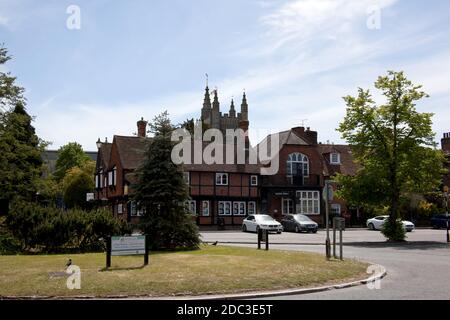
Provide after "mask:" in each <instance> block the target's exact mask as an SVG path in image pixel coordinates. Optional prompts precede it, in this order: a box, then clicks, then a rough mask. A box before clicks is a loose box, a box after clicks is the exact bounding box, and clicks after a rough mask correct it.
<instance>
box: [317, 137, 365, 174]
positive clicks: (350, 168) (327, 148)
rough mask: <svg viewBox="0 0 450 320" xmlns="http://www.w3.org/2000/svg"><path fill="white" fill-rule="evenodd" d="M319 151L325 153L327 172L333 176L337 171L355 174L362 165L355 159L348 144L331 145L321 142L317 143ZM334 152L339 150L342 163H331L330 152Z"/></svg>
mask: <svg viewBox="0 0 450 320" xmlns="http://www.w3.org/2000/svg"><path fill="white" fill-rule="evenodd" d="M317 147H318V148H319V152H320V153H321V154H322V155H323V158H324V164H325V169H326V170H325V174H326V175H328V176H333V175H334V174H336V173H342V174H345V175H355V174H356V173H357V171H358V169H359V168H360V166H359V165H358V164H357V163H356V162H355V161H354V159H353V155H352V151H351V148H350V146H348V145H335V144H333V145H330V144H319V145H317ZM332 152H338V153H339V154H340V158H341V164H339V165H334V164H331V163H330V157H329V154H330V153H332Z"/></svg>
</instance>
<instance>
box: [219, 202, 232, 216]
mask: <svg viewBox="0 0 450 320" xmlns="http://www.w3.org/2000/svg"><path fill="white" fill-rule="evenodd" d="M218 211H219V216H231V201H219V210H218Z"/></svg>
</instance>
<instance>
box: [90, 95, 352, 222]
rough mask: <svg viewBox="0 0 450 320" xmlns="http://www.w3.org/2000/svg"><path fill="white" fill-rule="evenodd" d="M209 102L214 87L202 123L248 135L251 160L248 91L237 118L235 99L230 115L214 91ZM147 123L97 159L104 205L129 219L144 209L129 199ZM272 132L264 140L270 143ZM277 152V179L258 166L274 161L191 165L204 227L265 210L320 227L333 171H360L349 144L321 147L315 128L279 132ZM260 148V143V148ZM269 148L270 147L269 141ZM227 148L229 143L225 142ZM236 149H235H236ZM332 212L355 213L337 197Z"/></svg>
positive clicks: (189, 177)
mask: <svg viewBox="0 0 450 320" xmlns="http://www.w3.org/2000/svg"><path fill="white" fill-rule="evenodd" d="M212 95H213V102H212V103H211V99H210V92H209V88H208V87H206V88H205V96H204V101H203V108H202V109H201V119H202V121H203V122H204V123H206V124H207V125H208V126H209V127H210V128H215V129H219V130H221V131H222V132H223V131H225V130H226V129H237V128H240V129H242V130H243V131H245V132H247V135H246V140H245V146H244V149H245V150H244V152H245V158H246V159H248V152H249V150H250V149H251V145H250V141H248V130H249V121H248V103H247V97H246V94H245V93H244V94H243V97H242V102H241V110H240V112H239V113H236V110H235V106H234V101H233V100H232V101H231V106H230V110H229V113H225V114H223V115H222V113H221V112H220V104H219V98H218V93H217V90H214V91H213V93H212ZM146 125H147V123H146V122H145V121H144V120H143V119H141V120H139V121H138V122H137V127H138V134H137V136H126V137H125V136H114V138H113V140H112V143H102V144H101V146H100V148H99V150H98V156H97V167H96V176H95V181H96V191H95V198H96V199H97V200H102V201H104V203H105V205H108V206H109V207H110V208H111V210H112V212H113V213H114V214H116V215H118V216H121V217H122V218H123V219H126V220H128V221H136V220H137V219H138V217H139V215H140V212H138V211H137V210H136V205H135V203H133V202H132V201H130V194H132V185H133V183H135V182H136V177H135V176H134V174H133V172H134V170H136V168H138V167H139V165H140V163H142V161H143V159H144V154H145V150H146V147H147V146H148V143H151V140H152V139H151V138H149V137H147V136H146ZM274 137H275V135H269V136H267V137H266V138H265V139H264V140H263V141H262V142H261V143H265V142H270V140H271V139H274ZM278 137H279V150H270V153H271V155H272V157H275V156H276V157H278V159H279V170H278V172H277V173H276V174H275V175H270V176H263V175H261V174H260V169H261V168H262V167H263V166H269V165H270V160H269V161H268V162H266V163H258V164H248V162H247V161H246V164H212V165H211V164H205V163H203V162H202V163H201V164H187V165H184V171H185V179H186V182H187V183H188V185H189V194H190V200H189V202H188V203H187V206H188V207H189V210H190V211H191V212H192V214H193V215H195V216H196V220H197V223H198V224H199V225H214V224H217V223H218V221H219V219H221V220H223V221H224V222H225V224H226V225H240V224H241V223H242V220H243V219H244V218H245V217H246V216H247V215H248V214H253V213H265V214H270V215H272V216H274V217H275V218H276V219H281V218H282V215H283V214H287V213H302V214H306V215H309V216H310V217H311V218H312V219H314V220H316V221H318V222H322V221H323V216H324V211H325V210H324V203H323V200H322V191H323V187H324V182H325V180H326V179H329V178H331V177H332V176H333V175H334V174H335V173H336V172H341V173H344V174H355V173H356V170H357V167H356V165H355V164H354V162H353V161H352V156H351V152H350V149H349V147H348V146H342V145H330V144H326V145H325V144H320V143H318V133H317V132H316V131H312V130H310V128H304V127H296V128H292V129H290V130H287V131H283V132H280V133H279V134H278ZM261 143H260V145H261ZM269 145H270V143H269ZM223 147H224V148H226V146H225V145H223ZM233 149H234V150H235V152H237V147H235V148H233ZM331 213H332V214H335V215H342V216H345V217H347V218H350V216H351V210H350V209H349V208H347V207H346V206H345V203H343V202H342V201H338V200H335V201H333V203H332V205H331Z"/></svg>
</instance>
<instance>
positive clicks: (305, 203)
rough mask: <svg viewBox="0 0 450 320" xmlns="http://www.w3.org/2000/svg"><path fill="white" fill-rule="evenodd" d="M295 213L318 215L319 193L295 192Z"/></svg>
mask: <svg viewBox="0 0 450 320" xmlns="http://www.w3.org/2000/svg"><path fill="white" fill-rule="evenodd" d="M297 198H298V205H297V210H296V212H297V213H301V214H320V198H319V191H297Z"/></svg>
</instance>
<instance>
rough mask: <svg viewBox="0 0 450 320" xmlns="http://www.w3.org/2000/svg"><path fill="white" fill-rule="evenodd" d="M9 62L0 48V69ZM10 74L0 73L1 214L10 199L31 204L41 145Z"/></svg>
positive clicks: (40, 167)
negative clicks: (23, 200) (0, 66)
mask: <svg viewBox="0 0 450 320" xmlns="http://www.w3.org/2000/svg"><path fill="white" fill-rule="evenodd" d="M9 59H10V57H9V56H8V55H7V50H6V49H5V48H4V47H1V48H0V65H2V64H4V63H5V62H7V61H8V60H9ZM15 80H16V78H15V77H13V76H11V75H10V73H5V72H0V198H1V199H0V202H1V203H2V205H1V207H2V211H5V208H7V205H5V203H6V204H7V203H8V202H9V201H10V200H12V199H14V198H22V199H25V200H31V199H33V198H34V197H35V195H36V190H37V186H36V184H37V181H38V179H39V178H40V176H41V172H42V163H43V162H42V158H41V153H42V150H43V148H44V146H45V143H44V142H43V141H42V140H40V139H39V138H38V136H37V135H36V132H35V129H34V127H33V126H32V124H31V123H32V120H33V119H32V117H31V116H30V115H29V114H28V113H27V111H26V108H25V103H26V101H25V98H24V97H23V92H24V89H23V88H21V87H19V86H17V85H16V84H15Z"/></svg>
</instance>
